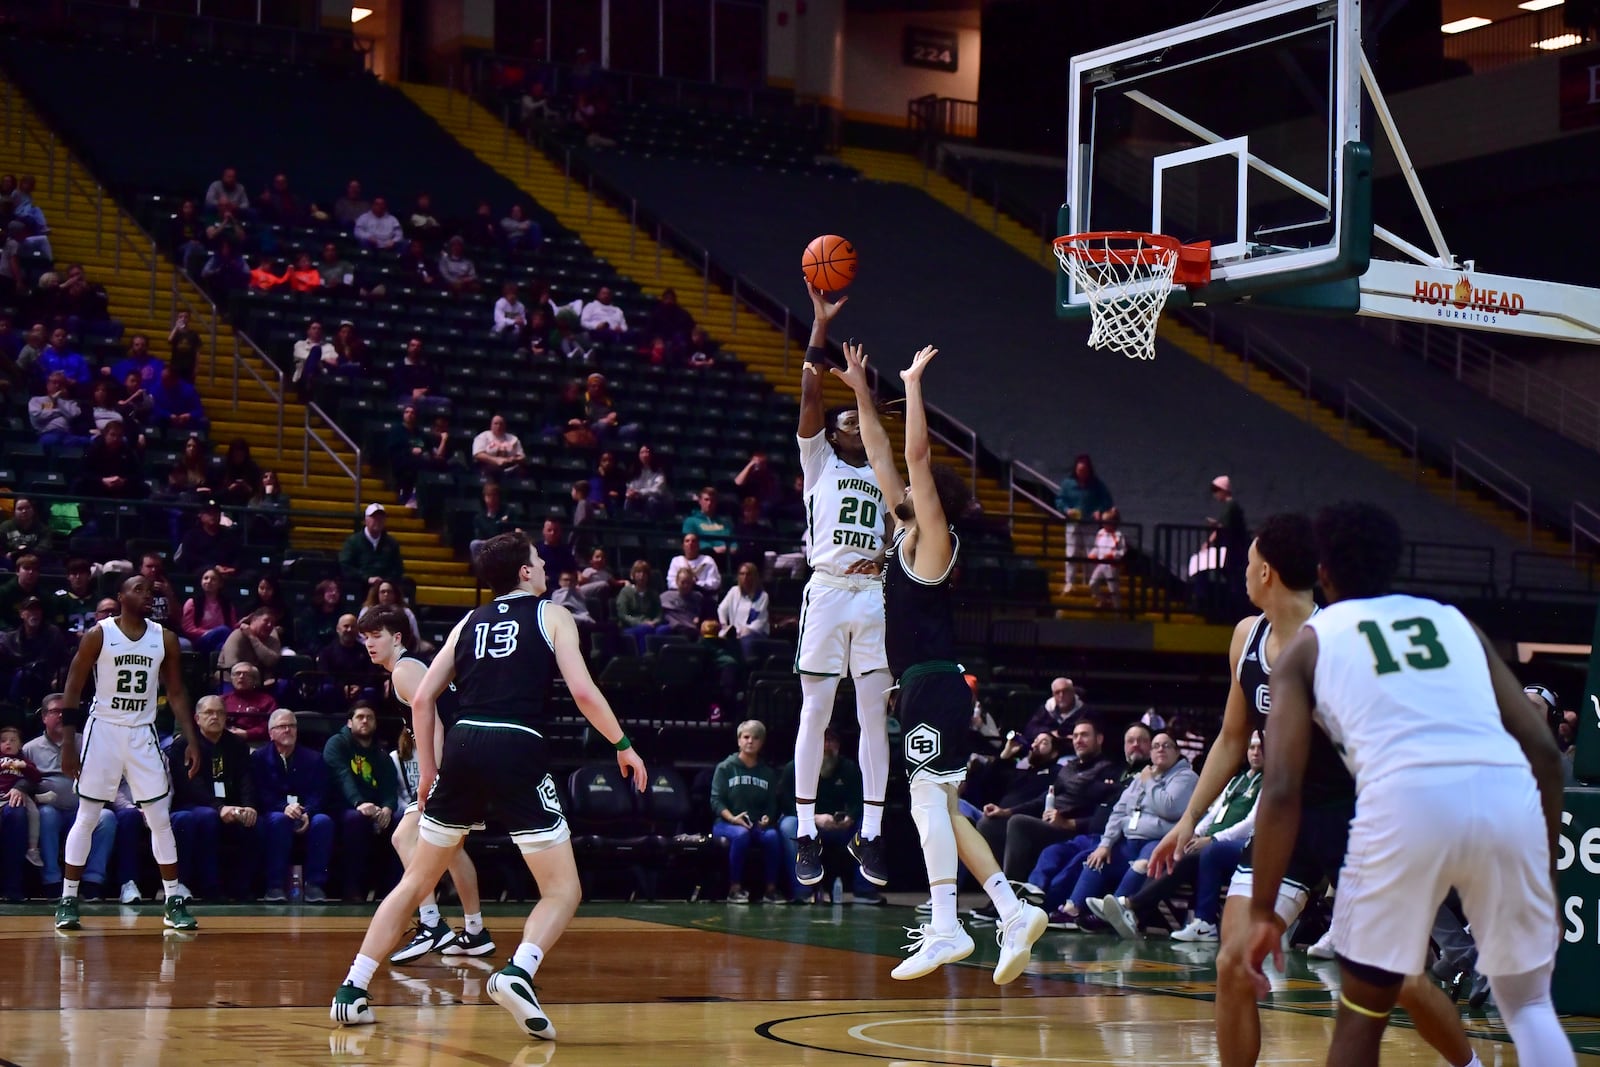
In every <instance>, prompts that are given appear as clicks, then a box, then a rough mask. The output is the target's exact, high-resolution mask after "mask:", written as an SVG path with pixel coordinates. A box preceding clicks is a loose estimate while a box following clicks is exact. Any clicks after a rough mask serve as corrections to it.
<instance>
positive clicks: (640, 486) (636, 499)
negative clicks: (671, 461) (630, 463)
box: [624, 445, 672, 519]
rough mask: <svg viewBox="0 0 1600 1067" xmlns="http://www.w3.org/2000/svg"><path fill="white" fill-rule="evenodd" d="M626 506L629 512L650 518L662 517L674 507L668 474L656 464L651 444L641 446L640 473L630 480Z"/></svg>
mask: <svg viewBox="0 0 1600 1067" xmlns="http://www.w3.org/2000/svg"><path fill="white" fill-rule="evenodd" d="M624 506H625V508H626V510H627V511H628V512H629V513H636V514H639V515H643V516H645V517H646V518H649V519H658V518H661V517H662V516H664V515H666V514H667V512H668V510H669V509H670V508H671V507H672V491H671V490H670V489H668V488H667V474H666V472H665V471H664V470H662V469H661V468H660V467H659V466H658V465H657V464H656V458H655V452H654V451H652V450H651V448H650V446H649V445H640V446H639V473H637V474H635V475H634V476H633V477H632V478H630V479H629V480H628V489H627V494H626V496H625V504H624Z"/></svg>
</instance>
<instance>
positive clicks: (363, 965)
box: [344, 955, 378, 989]
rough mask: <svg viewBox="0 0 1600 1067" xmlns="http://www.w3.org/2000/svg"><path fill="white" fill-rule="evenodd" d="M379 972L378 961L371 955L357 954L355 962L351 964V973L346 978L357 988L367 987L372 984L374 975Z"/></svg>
mask: <svg viewBox="0 0 1600 1067" xmlns="http://www.w3.org/2000/svg"><path fill="white" fill-rule="evenodd" d="M377 973H378V961H377V960H375V959H373V958H372V957H371V956H362V955H357V956H356V959H355V962H354V963H352V964H350V973H349V974H347V975H345V978H344V980H345V981H346V982H349V983H350V984H351V985H353V986H355V987H356V988H357V989H366V988H367V987H368V986H370V985H371V984H372V976H373V975H375V974H377Z"/></svg>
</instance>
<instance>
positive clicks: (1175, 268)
mask: <svg viewBox="0 0 1600 1067" xmlns="http://www.w3.org/2000/svg"><path fill="white" fill-rule="evenodd" d="M1055 251H1056V259H1057V260H1059V261H1060V263H1061V269H1062V270H1064V271H1066V272H1067V274H1068V275H1070V276H1071V278H1072V283H1073V285H1074V286H1075V287H1076V288H1077V290H1078V291H1079V292H1080V293H1082V294H1083V295H1084V298H1085V300H1086V301H1087V302H1088V304H1089V317H1090V330H1089V347H1090V348H1096V349H1110V350H1111V351H1113V352H1121V353H1122V354H1123V355H1124V356H1127V357H1128V358H1129V359H1154V358H1155V354H1156V324H1157V323H1158V322H1160V320H1161V310H1162V308H1164V307H1166V304H1167V297H1168V296H1169V295H1170V294H1171V293H1172V286H1173V284H1174V282H1175V281H1176V282H1178V283H1180V284H1183V285H1202V284H1204V283H1205V282H1206V281H1207V280H1208V279H1209V277H1210V273H1211V271H1210V267H1211V257H1210V246H1209V245H1208V244H1196V245H1185V244H1183V243H1181V242H1180V241H1179V240H1178V239H1177V238H1175V237H1168V236H1166V235H1165V234H1159V233H1134V232H1130V231H1101V232H1095V233H1074V234H1068V235H1067V236H1065V237H1058V238H1056V240H1055Z"/></svg>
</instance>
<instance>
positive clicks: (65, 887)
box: [61, 878, 78, 897]
mask: <svg viewBox="0 0 1600 1067" xmlns="http://www.w3.org/2000/svg"><path fill="white" fill-rule="evenodd" d="M61 895H62V896H63V897H75V896H77V895H78V879H76V878H63V879H61Z"/></svg>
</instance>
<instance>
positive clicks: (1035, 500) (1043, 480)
mask: <svg viewBox="0 0 1600 1067" xmlns="http://www.w3.org/2000/svg"><path fill="white" fill-rule="evenodd" d="M1019 473H1021V474H1025V475H1027V476H1028V477H1029V478H1030V479H1032V480H1033V482H1034V483H1036V484H1038V485H1044V486H1049V485H1051V484H1053V483H1052V482H1051V479H1050V476H1049V475H1048V474H1045V473H1044V472H1043V471H1041V470H1038V469H1036V468H1034V467H1030V466H1028V464H1026V463H1024V462H1022V461H1021V460H1018V459H1014V460H1012V461H1011V463H1010V465H1009V466H1008V468H1007V470H1006V501H1007V505H1006V506H1007V508H1008V509H1009V510H1010V511H1012V512H1015V511H1016V507H1017V503H1016V502H1017V497H1019V496H1020V497H1021V498H1022V499H1024V500H1026V501H1027V502H1028V503H1030V504H1032V505H1033V506H1034V507H1036V508H1038V509H1039V510H1041V511H1043V512H1044V513H1045V514H1046V515H1048V516H1050V517H1051V518H1054V519H1059V520H1060V521H1061V522H1063V523H1065V522H1066V520H1067V515H1066V512H1064V511H1060V510H1058V509H1057V508H1056V503H1055V499H1054V498H1050V499H1046V498H1045V497H1043V496H1040V495H1039V494H1038V493H1036V492H1034V491H1033V490H1032V489H1031V488H1029V487H1028V486H1027V485H1025V484H1023V483H1022V482H1020V481H1019V480H1018V479H1017V475H1018V474H1019Z"/></svg>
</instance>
